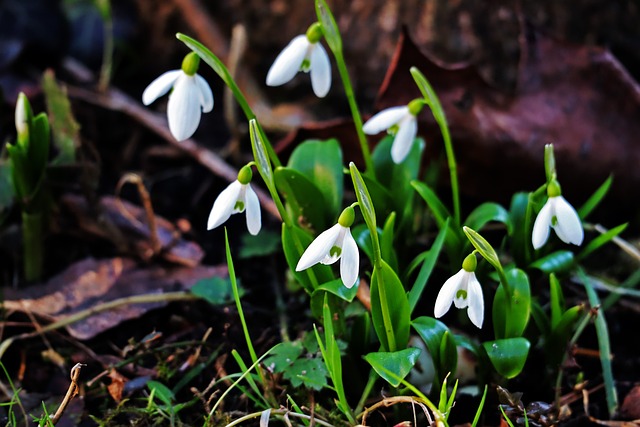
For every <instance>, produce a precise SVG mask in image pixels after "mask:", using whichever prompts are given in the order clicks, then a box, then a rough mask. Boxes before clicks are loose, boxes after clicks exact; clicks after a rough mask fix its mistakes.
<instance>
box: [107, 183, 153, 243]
mask: <svg viewBox="0 0 640 427" xmlns="http://www.w3.org/2000/svg"><path fill="white" fill-rule="evenodd" d="M128 182H129V183H131V184H134V185H135V186H136V188H137V189H138V195H139V196H140V199H141V200H142V206H143V207H144V211H145V213H146V215H147V222H148V223H149V224H148V225H149V234H150V235H151V236H150V237H151V250H152V251H153V255H157V254H158V253H160V250H161V249H162V244H161V243H160V239H159V238H158V228H157V226H156V216H155V214H154V213H153V205H152V204H151V197H150V196H149V192H148V191H147V188H146V187H145V186H144V183H143V182H142V178H141V177H140V175H138V174H135V173H127V174H125V175H124V176H123V177H122V178H120V180H119V181H118V185H117V186H116V194H117V195H118V197H117V198H116V201H117V202H118V207H119V208H120V212H121V213H122V214H123V215H124V216H125V217H127V218H128V219H129V220H130V221H132V222H133V223H134V224H135V223H138V224H140V221H138V219H137V218H135V217H134V216H133V215H131V214H130V213H129V211H128V210H127V208H126V207H125V206H124V204H123V203H122V200H121V199H120V192H121V191H122V187H123V186H124V184H126V183H128Z"/></svg>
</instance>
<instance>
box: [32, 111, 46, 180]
mask: <svg viewBox="0 0 640 427" xmlns="http://www.w3.org/2000/svg"><path fill="white" fill-rule="evenodd" d="M50 138H51V133H50V131H49V119H48V118H47V115H46V114H45V113H40V114H38V115H37V116H35V117H34V118H33V122H32V126H31V135H30V136H29V139H30V143H29V150H28V156H29V166H30V168H31V173H32V174H33V175H34V181H35V184H36V185H37V183H38V182H39V181H40V179H41V178H42V176H43V175H44V171H45V169H46V167H47V163H48V161H49V145H50Z"/></svg>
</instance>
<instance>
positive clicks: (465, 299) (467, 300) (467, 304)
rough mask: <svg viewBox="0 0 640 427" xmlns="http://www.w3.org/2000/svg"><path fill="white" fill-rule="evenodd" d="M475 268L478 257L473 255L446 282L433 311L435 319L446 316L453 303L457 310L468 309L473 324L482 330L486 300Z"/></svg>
mask: <svg viewBox="0 0 640 427" xmlns="http://www.w3.org/2000/svg"><path fill="white" fill-rule="evenodd" d="M472 257H473V258H472ZM475 267H476V256H475V254H473V253H472V254H471V255H469V256H467V258H465V260H464V262H463V263H462V269H461V270H460V271H458V272H457V273H456V274H454V275H453V276H452V277H450V278H449V279H448V280H447V281H446V282H444V285H442V288H441V289H440V293H438V297H437V298H436V305H435V308H434V309H433V314H434V316H435V317H442V316H444V315H445V313H446V312H447V311H449V308H451V303H454V304H455V306H456V308H467V315H468V316H469V319H470V320H471V323H473V324H474V325H476V326H477V327H478V328H482V322H483V320H484V299H483V296H482V286H480V282H478V279H477V278H476V273H475Z"/></svg>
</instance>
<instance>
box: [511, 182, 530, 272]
mask: <svg viewBox="0 0 640 427" xmlns="http://www.w3.org/2000/svg"><path fill="white" fill-rule="evenodd" d="M528 205H529V194H528V193H516V194H514V195H513V198H512V199H511V206H510V207H509V222H510V223H511V228H510V229H509V235H510V237H511V239H510V241H511V244H510V249H511V254H512V256H513V258H514V259H515V260H516V263H517V264H518V265H526V264H527V262H528V258H527V249H528V248H529V247H530V245H531V225H532V222H531V221H533V219H529V221H530V222H529V223H527V206H528Z"/></svg>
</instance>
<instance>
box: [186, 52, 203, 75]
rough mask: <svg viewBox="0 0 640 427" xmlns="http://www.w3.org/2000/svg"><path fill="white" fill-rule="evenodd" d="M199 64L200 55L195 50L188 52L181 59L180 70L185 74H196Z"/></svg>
mask: <svg viewBox="0 0 640 427" xmlns="http://www.w3.org/2000/svg"><path fill="white" fill-rule="evenodd" d="M199 66H200V57H199V56H198V54H197V53H195V52H191V53H188V54H187V55H186V56H185V57H184V59H183V60H182V71H183V72H184V73H185V74H186V75H187V76H193V75H194V74H196V73H197V72H198V67H199Z"/></svg>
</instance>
